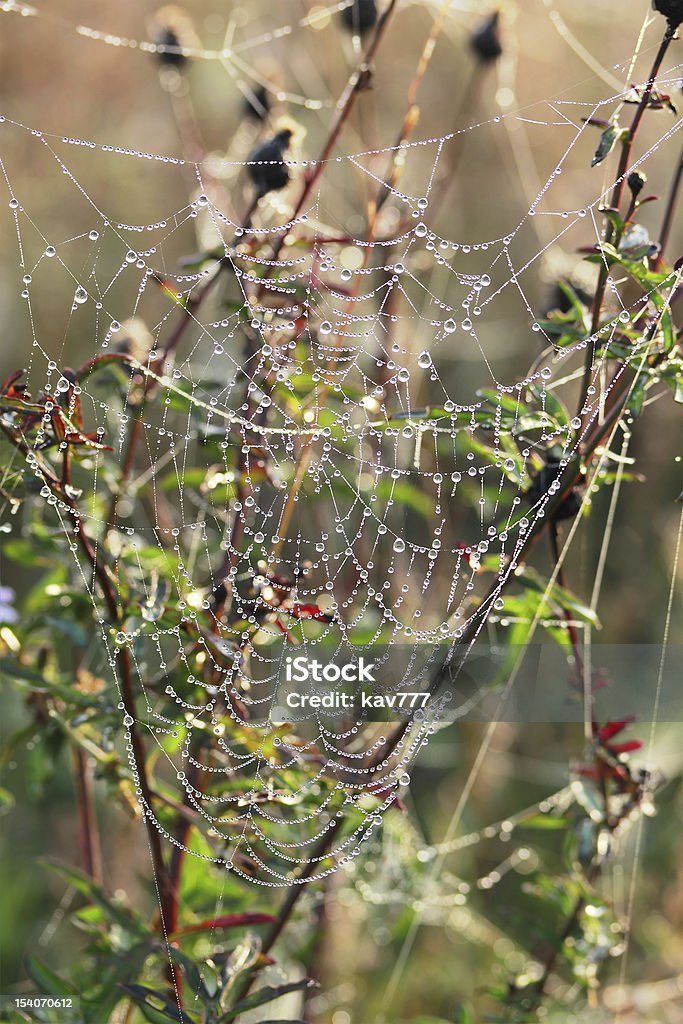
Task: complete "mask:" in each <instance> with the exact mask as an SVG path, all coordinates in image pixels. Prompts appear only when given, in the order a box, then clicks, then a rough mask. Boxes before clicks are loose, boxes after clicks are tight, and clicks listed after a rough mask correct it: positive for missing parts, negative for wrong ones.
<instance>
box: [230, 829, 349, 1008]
mask: <svg viewBox="0 0 683 1024" xmlns="http://www.w3.org/2000/svg"><path fill="white" fill-rule="evenodd" d="M333 836H334V829H328V830H327V832H323V833H322V835H321V836H320V838H319V840H318V842H317V844H316V846H315V847H314V848H313V852H312V854H311V857H310V859H309V860H308V861H307V862H306V864H305V866H304V868H303V869H302V871H301V872H300V873H299V876H298V878H297V881H296V882H293V883H292V885H291V886H290V887H289V889H288V890H287V895H286V897H285V900H284V902H283V904H282V906H281V908H280V911H279V913H278V915H277V917H276V918H275V920H274V921H273V923H272V924H271V926H270V928H269V929H268V931H267V932H266V933H265V935H264V937H263V945H262V946H261V952H262V953H263V954H264V955H265V954H268V953H269V952H270V950H271V949H272V948H273V946H274V945H275V943H276V942H277V940H278V938H279V937H280V935H281V934H282V931H283V930H284V928H285V926H286V925H287V923H288V921H289V919H290V918H291V916H292V913H293V911H294V908H295V907H296V905H297V903H298V902H299V900H300V899H301V897H302V895H303V893H304V890H305V889H306V884H307V881H308V879H310V877H311V875H312V874H313V872H314V871H315V869H316V867H317V866H318V864H319V861H320V860H321V859H322V858H323V857H324V856H325V854H326V853H327V851H328V850H329V848H330V846H331V844H332V839H333ZM257 976H258V969H256V970H254V969H251V970H249V971H246V972H245V976H244V978H243V980H242V982H241V983H240V984H238V985H237V987H236V989H235V992H234V995H233V999H232V1004H233V1006H237V1005H238V1004H239V1003H240V1002H241V1001H242V999H244V998H245V996H247V995H248V994H249V992H250V991H251V989H252V986H253V984H254V982H255V980H256V978H257Z"/></svg>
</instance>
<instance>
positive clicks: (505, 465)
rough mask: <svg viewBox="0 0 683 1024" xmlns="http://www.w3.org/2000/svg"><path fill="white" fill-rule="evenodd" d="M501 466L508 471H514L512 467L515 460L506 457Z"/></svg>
mask: <svg viewBox="0 0 683 1024" xmlns="http://www.w3.org/2000/svg"><path fill="white" fill-rule="evenodd" d="M503 468H504V469H505V470H506V471H507V472H508V473H512V472H513V471H514V468H515V460H514V459H506V460H505V462H504V463H503Z"/></svg>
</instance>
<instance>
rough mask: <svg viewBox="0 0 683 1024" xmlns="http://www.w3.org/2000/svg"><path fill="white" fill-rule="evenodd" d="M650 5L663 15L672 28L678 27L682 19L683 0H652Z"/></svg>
mask: <svg viewBox="0 0 683 1024" xmlns="http://www.w3.org/2000/svg"><path fill="white" fill-rule="evenodd" d="M652 7H653V9H654V10H655V11H659V13H660V14H663V15H664V17H665V18H666V20H667V21H668V22H669V24H670V25H671V27H672V28H678V26H679V25H680V24H681V22H682V21H683V0H652Z"/></svg>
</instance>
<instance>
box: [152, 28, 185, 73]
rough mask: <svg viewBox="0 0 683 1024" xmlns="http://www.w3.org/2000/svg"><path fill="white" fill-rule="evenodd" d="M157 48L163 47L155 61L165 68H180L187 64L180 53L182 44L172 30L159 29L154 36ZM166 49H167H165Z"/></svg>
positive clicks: (183, 55)
mask: <svg viewBox="0 0 683 1024" xmlns="http://www.w3.org/2000/svg"><path fill="white" fill-rule="evenodd" d="M154 42H155V43H156V45H157V46H160V47H163V49H161V50H159V52H158V53H157V60H158V61H159V63H160V64H163V65H164V66H165V67H171V68H178V69H180V68H182V67H184V66H185V64H187V57H186V56H185V54H184V53H181V52H180V49H181V47H182V43H181V42H180V39H179V38H178V36H177V34H176V32H174V30H173V29H172V28H168V26H166V27H165V28H159V30H158V32H156V33H155V35H154ZM167 47H168V49H167Z"/></svg>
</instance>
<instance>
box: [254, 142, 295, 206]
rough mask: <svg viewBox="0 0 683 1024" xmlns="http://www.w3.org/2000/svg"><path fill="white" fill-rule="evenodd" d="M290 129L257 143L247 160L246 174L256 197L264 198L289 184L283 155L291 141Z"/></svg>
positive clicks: (287, 170)
mask: <svg viewBox="0 0 683 1024" xmlns="http://www.w3.org/2000/svg"><path fill="white" fill-rule="evenodd" d="M292 134H293V133H292V130H291V128H283V129H282V131H279V132H278V133H277V135H274V136H273V137H272V138H270V139H266V141H265V142H261V143H259V145H258V146H256V147H255V148H254V149H253V150H252V151H251V153H250V154H249V156H248V158H247V173H248V175H249V177H250V179H251V182H252V184H253V186H254V188H255V189H256V192H257V195H259V196H265V195H266V194H267V193H268V192H275V191H277V190H278V189H280V188H284V187H285V185H286V184H287V183H288V182H289V167H288V166H287V164H286V163H285V161H284V155H285V153H286V152H287V150H288V149H289V144H290V142H291V140H292Z"/></svg>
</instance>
